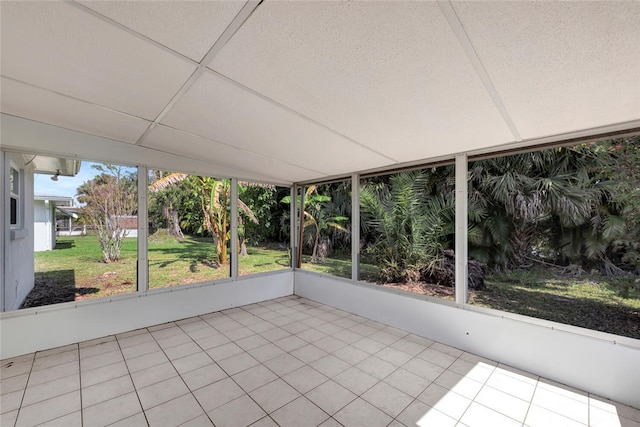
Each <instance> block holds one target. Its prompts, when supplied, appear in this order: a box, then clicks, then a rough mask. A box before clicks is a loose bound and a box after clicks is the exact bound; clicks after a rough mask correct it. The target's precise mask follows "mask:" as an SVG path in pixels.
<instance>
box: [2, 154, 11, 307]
mask: <svg viewBox="0 0 640 427" xmlns="http://www.w3.org/2000/svg"><path fill="white" fill-rule="evenodd" d="M5 158H6V156H5V154H4V151H0V172H2V173H0V207H1V208H2V209H0V219H1V220H2V224H0V312H3V311H4V308H5V307H4V305H5V304H4V287H5V283H7V265H8V264H9V260H8V259H6V258H5V253H6V252H5V246H8V243H7V241H8V239H9V215H10V214H9V211H10V210H11V209H10V208H9V200H8V199H9V194H8V192H9V191H8V190H9V184H8V183H7V182H6V177H7V176H8V175H9V171H10V169H9V167H8V166H9V161H8V160H5ZM7 252H8V251H7Z"/></svg>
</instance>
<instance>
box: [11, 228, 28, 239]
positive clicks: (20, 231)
mask: <svg viewBox="0 0 640 427" xmlns="http://www.w3.org/2000/svg"><path fill="white" fill-rule="evenodd" d="M28 235H29V230H28V229H27V228H14V229H12V230H11V241H14V240H20V239H24V238H25V237H27V236H28Z"/></svg>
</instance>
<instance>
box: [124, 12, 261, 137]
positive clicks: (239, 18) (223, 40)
mask: <svg viewBox="0 0 640 427" xmlns="http://www.w3.org/2000/svg"><path fill="white" fill-rule="evenodd" d="M261 3H262V1H261V0H260V1H255V0H249V1H247V2H246V3H245V5H244V6H243V7H242V9H240V12H238V14H237V15H236V16H235V18H233V21H231V23H230V24H229V25H228V26H227V28H226V29H225V30H224V32H223V33H222V34H221V35H220V37H218V40H216V41H215V43H214V44H213V46H211V49H209V51H208V52H207V54H206V55H205V56H204V57H203V58H202V60H201V61H200V63H199V64H198V68H196V69H195V71H194V72H193V73H192V74H191V76H189V78H188V79H187V81H186V82H185V83H184V84H183V85H182V87H181V88H180V89H179V90H178V92H176V94H175V95H174V96H173V98H171V100H170V101H169V103H168V104H167V105H166V106H165V107H164V108H163V109H162V111H161V112H160V114H158V116H157V117H156V118H155V120H154V121H153V122H152V123H151V124H150V125H149V127H148V128H147V130H146V131H145V132H144V133H143V134H142V135H141V136H140V138H138V141H137V142H136V145H143V143H144V139H145V138H146V137H147V135H149V133H151V131H152V130H153V128H155V127H156V126H157V125H158V123H160V121H161V120H162V119H163V118H164V116H166V115H167V114H168V113H169V111H171V109H172V108H173V107H174V106H175V105H176V104H177V103H178V101H180V99H181V98H182V97H183V96H184V95H185V94H186V93H187V91H188V90H189V89H190V88H191V86H193V84H194V83H195V82H196V80H198V78H199V77H200V76H201V75H202V73H203V72H204V70H205V69H206V67H207V66H208V65H209V63H210V62H211V61H212V60H213V58H214V57H215V56H216V55H217V54H218V52H220V50H222V48H223V47H224V46H225V45H226V44H227V42H228V41H229V40H230V39H231V37H233V35H234V34H235V33H236V31H238V30H239V29H240V27H241V26H242V24H244V23H245V21H246V20H247V19H249V16H251V14H252V13H253V11H254V10H256V8H257V7H258V6H260V4H261Z"/></svg>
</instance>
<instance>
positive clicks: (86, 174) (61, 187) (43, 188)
mask: <svg viewBox="0 0 640 427" xmlns="http://www.w3.org/2000/svg"><path fill="white" fill-rule="evenodd" d="M99 164H100V163H94V162H89V161H83V162H82V163H81V165H80V172H79V173H78V174H77V175H76V176H73V177H71V176H59V177H58V180H57V181H52V180H51V176H52V175H40V174H36V175H35V182H34V194H35V195H36V196H65V197H74V205H77V204H78V203H77V200H75V196H76V193H77V189H78V187H80V186H81V185H82V184H84V183H85V182H87V181H88V180H90V179H92V178H94V177H95V176H96V175H99V174H100V171H98V170H96V169H94V168H92V167H91V166H92V165H99ZM131 169H134V168H131Z"/></svg>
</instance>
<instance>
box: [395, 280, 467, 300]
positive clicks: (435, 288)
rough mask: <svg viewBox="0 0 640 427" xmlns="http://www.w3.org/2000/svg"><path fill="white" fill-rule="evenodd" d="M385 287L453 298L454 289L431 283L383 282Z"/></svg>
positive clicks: (454, 294) (454, 296) (436, 296)
mask: <svg viewBox="0 0 640 427" xmlns="http://www.w3.org/2000/svg"><path fill="white" fill-rule="evenodd" d="M382 286H384V287H385V288H391V289H398V290H400V291H406V292H412V293H414V294H420V295H428V296H430V297H435V298H441V299H448V300H455V299H456V291H455V289H454V288H452V287H450V286H445V285H436V284H433V283H424V282H415V283H383V284H382Z"/></svg>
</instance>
